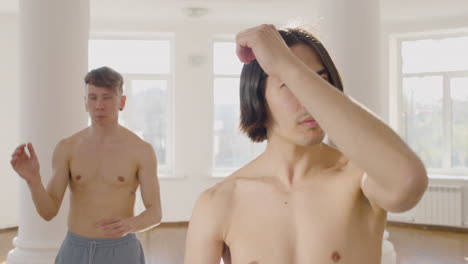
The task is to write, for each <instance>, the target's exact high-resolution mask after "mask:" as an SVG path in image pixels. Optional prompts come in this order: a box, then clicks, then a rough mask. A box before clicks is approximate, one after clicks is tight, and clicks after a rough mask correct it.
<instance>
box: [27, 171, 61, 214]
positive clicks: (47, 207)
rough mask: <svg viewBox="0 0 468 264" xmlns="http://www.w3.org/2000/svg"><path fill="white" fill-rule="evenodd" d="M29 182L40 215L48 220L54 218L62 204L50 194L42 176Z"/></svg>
mask: <svg viewBox="0 0 468 264" xmlns="http://www.w3.org/2000/svg"><path fill="white" fill-rule="evenodd" d="M27 184H28V187H29V190H30V192H31V196H32V200H33V202H34V206H35V207H36V210H37V212H38V213H39V215H40V216H41V217H42V218H43V219H44V220H46V221H50V220H52V218H54V217H55V216H56V215H57V212H58V210H59V207H60V205H59V204H58V203H57V202H56V201H55V200H54V199H53V198H52V197H51V196H50V195H49V193H48V192H47V190H46V189H45V187H44V185H43V184H42V181H41V178H40V176H38V177H37V180H34V181H31V182H27Z"/></svg>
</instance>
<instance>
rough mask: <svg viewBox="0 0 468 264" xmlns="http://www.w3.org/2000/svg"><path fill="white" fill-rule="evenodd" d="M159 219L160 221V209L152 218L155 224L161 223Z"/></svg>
mask: <svg viewBox="0 0 468 264" xmlns="http://www.w3.org/2000/svg"><path fill="white" fill-rule="evenodd" d="M161 221H162V212H161V210H159V212H158V213H157V214H156V216H155V218H154V223H155V225H159V224H161Z"/></svg>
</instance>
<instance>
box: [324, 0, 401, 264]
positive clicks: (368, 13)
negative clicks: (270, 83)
mask: <svg viewBox="0 0 468 264" xmlns="http://www.w3.org/2000/svg"><path fill="white" fill-rule="evenodd" d="M318 8H319V10H320V12H319V14H320V16H321V17H322V20H321V27H322V31H323V34H322V36H321V38H322V41H323V42H324V45H325V46H326V47H327V49H328V50H329V52H330V55H331V56H332V58H333V60H334V61H335V63H336V65H337V67H338V70H339V72H340V74H341V77H342V78H343V83H344V90H345V93H346V94H349V95H350V96H352V97H353V98H355V99H357V100H358V101H359V102H361V103H362V104H364V105H365V106H366V107H368V108H369V109H371V110H372V111H373V112H375V113H376V114H377V115H381V114H382V113H383V109H381V108H380V107H381V105H383V104H382V101H381V100H382V98H383V94H384V90H383V88H384V87H382V85H381V82H380V75H381V57H380V56H381V54H382V53H381V45H380V39H381V37H380V28H381V26H380V1H379V0H353V1H350V0H321V1H320V3H319V5H318ZM387 238H388V232H387V231H385V234H384V241H383V244H382V264H395V263H396V253H395V250H394V247H393V245H392V243H391V242H390V241H388V239H387Z"/></svg>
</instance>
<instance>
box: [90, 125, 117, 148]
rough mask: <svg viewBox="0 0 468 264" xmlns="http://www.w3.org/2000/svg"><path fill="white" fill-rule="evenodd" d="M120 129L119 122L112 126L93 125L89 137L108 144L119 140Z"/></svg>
mask: <svg viewBox="0 0 468 264" xmlns="http://www.w3.org/2000/svg"><path fill="white" fill-rule="evenodd" d="M120 128H121V126H120V125H119V123H117V122H113V123H110V124H96V123H93V124H91V126H90V127H89V135H90V136H91V138H92V139H93V140H96V141H97V142H98V143H107V142H111V141H113V140H115V139H116V138H117V136H118V134H119V131H120Z"/></svg>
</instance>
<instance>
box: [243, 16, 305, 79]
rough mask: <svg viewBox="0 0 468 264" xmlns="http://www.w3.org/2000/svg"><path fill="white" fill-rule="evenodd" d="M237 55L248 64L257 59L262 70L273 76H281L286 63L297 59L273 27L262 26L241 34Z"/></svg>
mask: <svg viewBox="0 0 468 264" xmlns="http://www.w3.org/2000/svg"><path fill="white" fill-rule="evenodd" d="M236 53H237V57H238V58H239V59H240V61H241V62H243V63H246V64H249V63H250V62H252V61H253V60H255V59H256V60H257V61H258V63H259V64H260V66H261V67H262V69H263V70H264V71H265V72H266V73H267V74H268V75H273V76H278V75H279V73H280V72H281V70H282V67H284V65H285V63H289V61H290V60H295V59H296V57H295V56H294V54H293V53H292V52H291V50H290V49H289V47H288V46H287V45H286V42H285V41H284V40H283V38H282V37H281V35H280V33H279V32H278V30H277V29H276V27H275V26H273V25H260V26H257V27H253V28H249V29H247V30H244V31H241V32H239V33H238V34H237V36H236Z"/></svg>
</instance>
